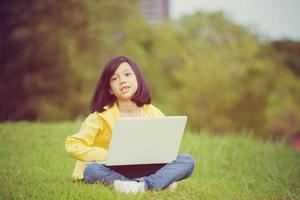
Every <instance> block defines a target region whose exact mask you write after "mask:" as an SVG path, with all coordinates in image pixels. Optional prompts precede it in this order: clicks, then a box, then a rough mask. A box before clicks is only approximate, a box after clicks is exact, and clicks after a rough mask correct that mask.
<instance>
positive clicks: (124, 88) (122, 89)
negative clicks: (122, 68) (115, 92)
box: [120, 86, 129, 92]
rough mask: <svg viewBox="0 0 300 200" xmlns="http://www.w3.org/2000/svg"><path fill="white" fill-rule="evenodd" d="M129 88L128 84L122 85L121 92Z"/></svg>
mask: <svg viewBox="0 0 300 200" xmlns="http://www.w3.org/2000/svg"><path fill="white" fill-rule="evenodd" d="M128 89H129V87H128V86H124V87H121V89H120V91H121V92H126V91H127V90H128Z"/></svg>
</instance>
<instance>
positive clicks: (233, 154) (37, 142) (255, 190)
mask: <svg viewBox="0 0 300 200" xmlns="http://www.w3.org/2000/svg"><path fill="white" fill-rule="evenodd" d="M78 129H79V124H76V123H26V122H20V123H6V124H0V137H1V140H0V141H1V142H0V156H1V157H0V164H1V168H0V178H1V179H0V199H89V200H91V199H97V200H98V199H143V200H144V199H300V154H299V152H295V151H293V150H292V149H291V148H290V147H288V146H287V145H286V144H285V143H284V142H276V143H272V142H264V141H261V140H258V139H255V138H253V137H251V136H249V135H243V136H242V135H241V136H233V135H229V136H223V137H222V136H211V135H209V134H206V133H201V134H189V133H186V134H185V136H184V139H183V143H182V145H181V150H180V151H181V152H186V153H190V154H192V155H193V156H194V157H195V159H196V168H195V171H194V173H193V175H192V176H191V177H190V178H189V179H187V180H184V181H181V182H180V183H179V187H178V189H177V190H176V192H171V191H156V192H147V193H143V194H137V195H126V194H121V193H117V192H115V191H114V190H113V188H111V187H105V186H102V185H100V184H94V185H86V184H83V183H79V182H77V183H75V182H72V181H71V173H72V170H73V167H74V162H75V161H74V160H73V159H72V158H70V157H69V156H68V154H67V153H66V152H65V150H64V140H65V138H66V136H67V135H71V134H73V133H74V132H76V131H78Z"/></svg>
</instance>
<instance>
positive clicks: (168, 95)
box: [0, 0, 300, 137]
mask: <svg viewBox="0 0 300 200" xmlns="http://www.w3.org/2000/svg"><path fill="white" fill-rule="evenodd" d="M1 10H2V13H3V16H4V24H3V28H2V29H1V34H2V36H3V38H4V40H3V41H4V42H3V43H1V44H0V52H1V54H2V55H3V56H2V58H1V66H0V78H1V79H0V110H1V112H0V120H1V121H8V120H20V119H26V120H43V121H53V120H54V121H58V120H62V119H75V118H76V117H77V116H78V115H80V114H88V105H89V100H90V98H91V95H92V93H93V90H94V88H95V85H96V83H97V80H98V78H99V76H100V73H101V70H102V68H103V66H104V64H105V63H106V62H107V61H108V60H109V59H110V58H111V57H113V56H116V55H128V56H130V57H132V58H133V59H134V60H135V61H136V62H137V63H138V64H140V66H141V68H142V70H143V72H144V74H145V77H146V80H147V81H148V82H149V85H150V86H151V88H152V93H153V103H154V104H155V105H157V106H158V107H160V108H161V110H162V111H163V112H165V113H166V114H168V115H175V114H176V115H177V114H186V115H188V117H189V120H188V123H189V124H188V126H189V127H190V128H191V129H193V130H212V131H213V132H215V133H225V132H228V131H234V132H240V131H242V130H248V131H252V132H253V133H254V134H256V135H261V136H265V137H282V136H283V135H285V136H290V135H293V134H295V133H297V132H299V131H300V87H299V73H298V71H299V70H298V68H299V67H298V64H299V58H298V57H299V56H298V55H299V52H300V51H299V44H298V43H293V42H289V41H282V42H278V43H276V42H275V43H272V42H271V41H261V40H260V39H259V38H258V37H257V36H256V35H254V34H253V33H250V32H249V31H248V30H247V29H246V28H244V27H242V26H238V25H236V24H234V23H233V22H231V21H230V20H228V19H227V18H226V17H225V16H224V15H223V14H222V13H219V12H218V13H204V12H198V13H195V14H194V15H192V16H185V17H183V18H181V19H179V20H178V21H164V22H162V23H160V24H156V25H151V24H149V23H147V22H146V21H145V20H144V19H142V17H141V16H140V15H139V12H138V6H137V1H129V0H128V1H121V2H120V1H116V0H112V1H104V0H99V1H71V0H64V1H50V0H47V1H30V3H28V2H22V1H17V0H14V1H7V2H6V3H5V4H3V6H2V8H1ZM19 13H22V15H20V14H19Z"/></svg>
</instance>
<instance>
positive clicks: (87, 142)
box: [65, 113, 107, 162]
mask: <svg viewBox="0 0 300 200" xmlns="http://www.w3.org/2000/svg"><path fill="white" fill-rule="evenodd" d="M101 130H103V121H102V119H101V118H100V117H98V116H97V113H92V114H90V115H89V116H88V117H87V118H86V119H85V121H84V122H83V123H82V125H81V127H80V131H79V132H78V133H76V134H74V135H71V136H68V137H67V139H66V141H65V148H66V151H67V152H68V153H69V154H70V155H71V156H72V157H73V158H75V159H77V160H80V161H83V162H93V161H101V160H105V159H106V156H107V150H106V149H104V148H101V147H96V146H92V145H93V144H94V142H95V138H96V136H97V135H98V134H101Z"/></svg>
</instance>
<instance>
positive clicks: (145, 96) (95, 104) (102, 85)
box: [90, 56, 151, 112]
mask: <svg viewBox="0 0 300 200" xmlns="http://www.w3.org/2000/svg"><path fill="white" fill-rule="evenodd" d="M123 62H127V63H128V64H129V65H130V67H131V68H132V70H133V72H134V74H135V76H136V79H137V83H138V88H137V91H136V93H135V94H134V95H133V97H132V98H131V100H132V101H133V102H135V103H136V104H137V106H139V107H141V106H143V105H144V104H150V103H151V94H150V88H149V86H148V85H147V83H146V82H145V80H144V78H143V75H142V72H141V70H140V68H139V66H138V65H137V64H136V63H135V62H134V61H133V60H132V59H131V58H129V57H126V56H117V57H114V58H112V59H111V60H109V61H108V62H107V63H106V65H105V67H104V69H103V71H102V74H101V76H100V78H99V80H98V83H97V86H96V89H95V92H94V94H93V97H92V99H91V104H90V107H91V112H95V111H97V112H103V111H104V106H112V105H113V104H114V103H115V102H116V97H115V96H114V95H112V94H110V93H109V90H110V78H111V77H112V76H113V74H114V73H115V71H116V70H117V68H118V67H119V66H120V64H121V63H123Z"/></svg>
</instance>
